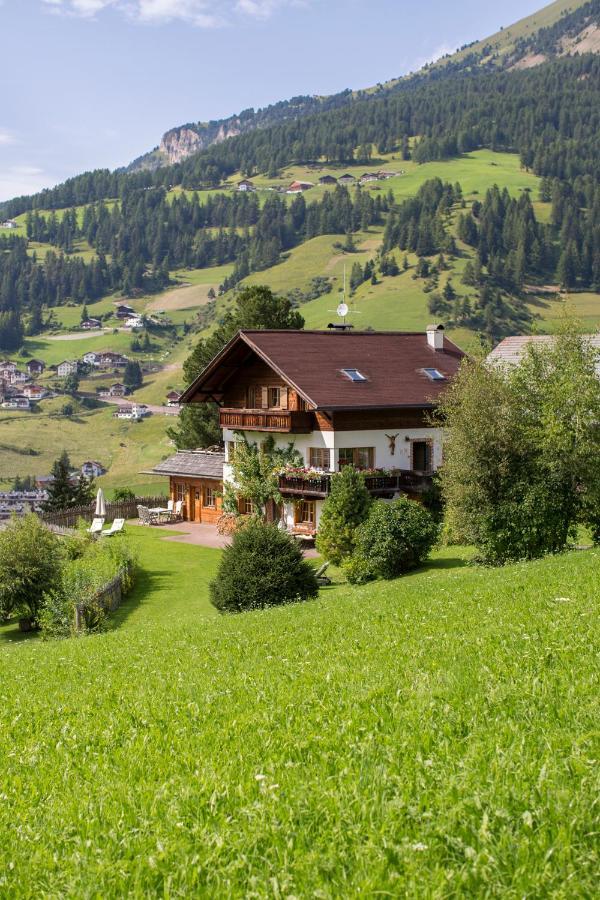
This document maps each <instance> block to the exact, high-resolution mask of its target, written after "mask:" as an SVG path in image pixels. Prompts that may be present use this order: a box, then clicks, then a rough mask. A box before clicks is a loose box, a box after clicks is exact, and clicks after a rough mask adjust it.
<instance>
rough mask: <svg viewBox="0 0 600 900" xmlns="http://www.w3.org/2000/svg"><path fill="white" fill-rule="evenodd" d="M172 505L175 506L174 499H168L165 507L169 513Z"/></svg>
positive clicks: (171, 510) (172, 507)
mask: <svg viewBox="0 0 600 900" xmlns="http://www.w3.org/2000/svg"><path fill="white" fill-rule="evenodd" d="M174 506H175V503H174V501H173V500H169V502H168V503H167V509H168V510H169V512H170V513H172V512H173V509H174Z"/></svg>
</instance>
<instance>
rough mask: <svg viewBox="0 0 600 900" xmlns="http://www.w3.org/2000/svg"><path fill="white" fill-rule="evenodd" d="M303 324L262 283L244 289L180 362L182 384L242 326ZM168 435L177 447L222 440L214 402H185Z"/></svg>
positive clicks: (284, 301) (293, 326)
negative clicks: (219, 321)
mask: <svg viewBox="0 0 600 900" xmlns="http://www.w3.org/2000/svg"><path fill="white" fill-rule="evenodd" d="M303 327H304V319H303V318H302V316H301V315H300V313H299V312H298V311H297V310H295V309H293V307H292V304H291V302H290V300H289V299H288V298H287V297H279V296H276V295H275V294H273V293H272V291H271V290H270V289H269V288H268V287H265V286H264V285H255V286H252V287H247V288H244V290H242V291H240V293H239V294H238V295H237V298H236V304H235V308H234V310H233V311H232V312H230V313H228V314H227V315H226V316H225V318H224V319H223V321H222V322H221V324H220V325H219V326H218V327H217V328H216V329H215V331H214V332H213V333H212V334H211V335H210V336H209V337H207V338H201V339H200V340H199V341H198V343H197V344H196V347H195V348H194V350H193V352H192V353H191V355H190V356H188V358H187V359H186V361H185V362H184V364H183V374H184V377H185V381H186V384H188V385H189V384H191V383H192V382H193V381H194V380H195V379H196V378H197V377H198V375H199V374H200V373H201V372H202V370H203V369H205V368H206V366H207V365H208V363H209V362H210V361H211V360H212V359H213V358H214V357H215V356H216V355H217V353H219V352H220V351H221V350H222V349H223V347H224V346H225V344H226V343H227V342H228V341H230V340H231V338H232V337H233V336H234V335H235V334H236V333H237V332H238V331H240V330H242V329H253V328H256V329H259V328H260V329H264V328H274V329H281V330H287V329H297V328H303ZM167 433H168V435H169V437H171V438H172V439H173V440H174V441H175V444H176V446H177V447H178V448H179V449H194V448H198V447H210V446H211V445H212V444H218V443H220V442H221V440H222V434H221V429H220V427H219V414H218V410H217V408H216V406H215V404H214V403H194V404H186V405H184V406H183V408H182V409H181V412H180V413H179V421H178V427H177V428H170V429H169V430H168V432H167Z"/></svg>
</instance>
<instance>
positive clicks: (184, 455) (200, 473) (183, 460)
mask: <svg viewBox="0 0 600 900" xmlns="http://www.w3.org/2000/svg"><path fill="white" fill-rule="evenodd" d="M224 463H225V454H224V453H217V452H216V451H214V450H178V451H177V453H176V454H175V456H170V457H169V459H165V460H163V462H160V463H158V465H157V466H155V467H154V468H153V469H152V472H151V474H152V475H187V476H188V477H189V478H218V479H219V480H220V479H222V478H223V464H224Z"/></svg>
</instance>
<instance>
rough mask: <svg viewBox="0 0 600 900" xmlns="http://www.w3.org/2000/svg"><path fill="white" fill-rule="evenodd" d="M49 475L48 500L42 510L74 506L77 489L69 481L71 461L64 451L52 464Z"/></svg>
mask: <svg viewBox="0 0 600 900" xmlns="http://www.w3.org/2000/svg"><path fill="white" fill-rule="evenodd" d="M51 474H52V479H53V480H52V481H51V482H50V484H49V486H48V499H47V500H46V501H45V502H44V509H45V510H58V509H69V507H71V506H75V497H76V494H77V489H76V488H75V487H74V486H73V483H72V481H71V460H70V459H69V454H68V453H67V451H66V450H63V452H62V453H61V455H60V456H59V457H58V459H57V460H56V461H55V462H54V464H53V466H52V473H51Z"/></svg>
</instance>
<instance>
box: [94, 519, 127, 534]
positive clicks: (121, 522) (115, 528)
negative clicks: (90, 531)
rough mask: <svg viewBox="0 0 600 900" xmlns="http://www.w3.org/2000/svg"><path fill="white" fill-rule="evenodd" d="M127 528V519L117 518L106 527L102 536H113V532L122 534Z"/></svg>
mask: <svg viewBox="0 0 600 900" xmlns="http://www.w3.org/2000/svg"><path fill="white" fill-rule="evenodd" d="M124 528H125V519H115V521H114V522H113V523H112V525H111V526H110V528H105V529H104V531H101V532H100V534H101V536H102V537H112V536H113V534H120V533H121V532H122V531H123V530H124Z"/></svg>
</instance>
